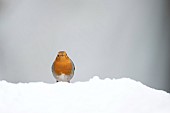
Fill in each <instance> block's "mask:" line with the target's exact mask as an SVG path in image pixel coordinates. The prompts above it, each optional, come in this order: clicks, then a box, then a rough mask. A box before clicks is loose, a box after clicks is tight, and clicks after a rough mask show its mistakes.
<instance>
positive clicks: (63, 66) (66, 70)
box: [54, 59, 73, 75]
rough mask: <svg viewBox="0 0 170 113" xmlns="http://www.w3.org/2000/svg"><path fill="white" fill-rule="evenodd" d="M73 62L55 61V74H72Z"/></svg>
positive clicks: (67, 60)
mask: <svg viewBox="0 0 170 113" xmlns="http://www.w3.org/2000/svg"><path fill="white" fill-rule="evenodd" d="M72 68H73V67H72V62H71V61H70V59H66V60H64V61H60V60H55V61H54V72H55V73H56V74H57V75H62V74H64V75H70V74H71V73H72Z"/></svg>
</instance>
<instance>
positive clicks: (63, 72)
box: [52, 51, 75, 83]
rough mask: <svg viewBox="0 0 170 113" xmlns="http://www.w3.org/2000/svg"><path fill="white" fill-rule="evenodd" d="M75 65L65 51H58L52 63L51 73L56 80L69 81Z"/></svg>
mask: <svg viewBox="0 0 170 113" xmlns="http://www.w3.org/2000/svg"><path fill="white" fill-rule="evenodd" d="M74 71H75V66H74V64H73V62H72V60H71V59H70V58H69V57H68V56H67V53H66V52H65V51H59V52H58V55H57V57H56V59H55V61H54V63H53V65H52V73H53V76H54V77H55V79H56V82H60V81H62V82H69V83H70V80H71V79H72V78H73V75H74Z"/></svg>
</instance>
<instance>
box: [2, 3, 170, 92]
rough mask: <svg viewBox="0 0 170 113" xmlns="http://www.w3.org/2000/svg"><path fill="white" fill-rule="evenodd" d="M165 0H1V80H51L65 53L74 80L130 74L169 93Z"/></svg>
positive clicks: (167, 20)
mask: <svg viewBox="0 0 170 113" xmlns="http://www.w3.org/2000/svg"><path fill="white" fill-rule="evenodd" d="M169 7H170V5H169V1H168V0H1V2H0V80H7V81H9V82H14V83H17V82H34V81H43V82H48V83H54V82H55V79H54V78H53V76H52V74H51V64H52V63H53V61H54V59H55V57H56V55H57V52H58V51H60V50H65V51H67V53H68V55H69V56H70V58H71V59H72V60H73V62H74V63H75V66H76V72H75V76H74V78H73V80H72V82H76V81H87V80H89V79H90V78H92V77H93V76H100V77H101V78H107V77H108V78H122V77H129V78H132V79H135V80H137V81H141V82H142V83H144V84H146V85H148V86H150V87H154V88H157V89H162V90H166V91H170V87H169V84H170V83H169V79H170V77H169V74H170V71H169V67H170V60H169V58H170V50H169V49H170V47H169V43H170V40H169V36H170V35H169V32H170V30H169V22H170V21H169V20H170V18H169V11H170V10H169V9H168V8H169Z"/></svg>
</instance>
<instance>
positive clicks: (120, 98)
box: [0, 77, 170, 113]
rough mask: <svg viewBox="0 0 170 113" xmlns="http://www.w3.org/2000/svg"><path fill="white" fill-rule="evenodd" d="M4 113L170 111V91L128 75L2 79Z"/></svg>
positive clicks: (0, 103)
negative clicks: (26, 80)
mask: <svg viewBox="0 0 170 113" xmlns="http://www.w3.org/2000/svg"><path fill="white" fill-rule="evenodd" d="M0 113H170V94H169V93H166V92H164V91H160V90H155V89H152V88H149V87H147V86H145V85H143V84H141V83H140V82H136V81H134V80H131V79H128V78H122V79H112V80H111V79H108V78H107V79H104V80H101V79H99V78H98V77H94V78H92V79H90V80H89V81H87V82H76V83H65V82H60V83H55V84H47V83H42V82H35V83H18V84H12V83H8V82H6V81H0Z"/></svg>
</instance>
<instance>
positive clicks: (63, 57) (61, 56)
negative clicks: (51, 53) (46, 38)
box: [56, 51, 69, 60]
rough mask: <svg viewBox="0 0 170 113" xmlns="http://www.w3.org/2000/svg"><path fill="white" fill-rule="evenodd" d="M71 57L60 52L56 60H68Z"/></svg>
mask: <svg viewBox="0 0 170 113" xmlns="http://www.w3.org/2000/svg"><path fill="white" fill-rule="evenodd" d="M67 59H69V57H68V56H67V53H66V52H65V51H59V52H58V55H57V57H56V60H67Z"/></svg>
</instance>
